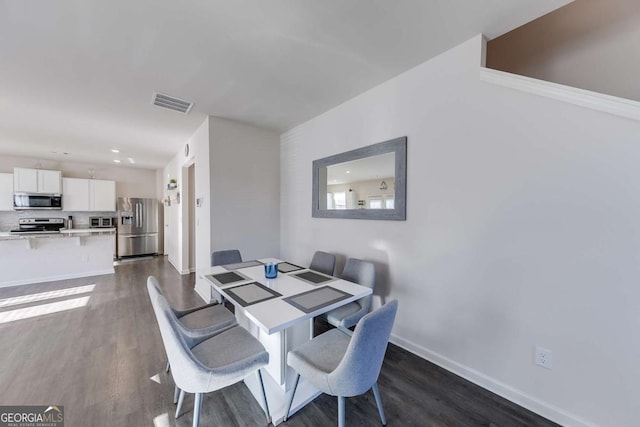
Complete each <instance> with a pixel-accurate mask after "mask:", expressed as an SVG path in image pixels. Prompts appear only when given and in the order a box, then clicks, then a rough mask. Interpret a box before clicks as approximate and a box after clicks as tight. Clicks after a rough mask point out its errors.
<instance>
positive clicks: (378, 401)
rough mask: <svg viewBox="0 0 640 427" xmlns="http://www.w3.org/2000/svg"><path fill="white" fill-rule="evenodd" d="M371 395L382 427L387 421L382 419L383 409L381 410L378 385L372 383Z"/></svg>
mask: <svg viewBox="0 0 640 427" xmlns="http://www.w3.org/2000/svg"><path fill="white" fill-rule="evenodd" d="M371 389H372V390H373V395H374V396H375V397H376V405H378V412H379V413H380V421H382V425H383V426H386V425H387V419H386V418H385V417H384V409H383V408H382V399H380V390H379V389H378V383H377V382H375V383H373V387H371Z"/></svg>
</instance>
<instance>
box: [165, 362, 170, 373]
mask: <svg viewBox="0 0 640 427" xmlns="http://www.w3.org/2000/svg"><path fill="white" fill-rule="evenodd" d="M170 370H171V365H169V362H167V369H165V370H164V371H165V372H166V373H167V374H168V373H169V371H170Z"/></svg>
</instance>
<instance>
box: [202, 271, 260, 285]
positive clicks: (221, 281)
mask: <svg viewBox="0 0 640 427" xmlns="http://www.w3.org/2000/svg"><path fill="white" fill-rule="evenodd" d="M206 277H207V278H208V279H210V280H211V281H213V282H215V283H217V284H218V285H219V286H225V285H228V284H230V283H235V282H242V281H244V280H251V279H250V278H249V277H247V276H245V275H244V274H242V273H239V272H237V271H229V272H227V273H218V274H209V275H207V276H206Z"/></svg>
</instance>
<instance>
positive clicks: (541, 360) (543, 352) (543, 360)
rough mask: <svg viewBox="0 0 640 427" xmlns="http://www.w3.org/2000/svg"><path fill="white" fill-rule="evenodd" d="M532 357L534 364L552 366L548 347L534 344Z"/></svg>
mask: <svg viewBox="0 0 640 427" xmlns="http://www.w3.org/2000/svg"><path fill="white" fill-rule="evenodd" d="M533 357H534V360H535V362H536V365H538V366H542V367H543V368H547V369H551V368H553V352H552V351H551V350H549V349H548V348H544V347H540V346H536V347H535V350H534V353H533Z"/></svg>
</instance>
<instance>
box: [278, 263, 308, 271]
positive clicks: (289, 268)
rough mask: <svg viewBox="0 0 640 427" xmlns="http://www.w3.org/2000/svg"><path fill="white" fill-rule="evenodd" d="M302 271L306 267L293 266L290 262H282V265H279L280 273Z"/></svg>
mask: <svg viewBox="0 0 640 427" xmlns="http://www.w3.org/2000/svg"><path fill="white" fill-rule="evenodd" d="M302 269H304V267H300V266H299V265H295V264H291V263H290V262H281V263H280V264H278V271H279V272H280V273H291V272H292V271H298V270H302Z"/></svg>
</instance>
